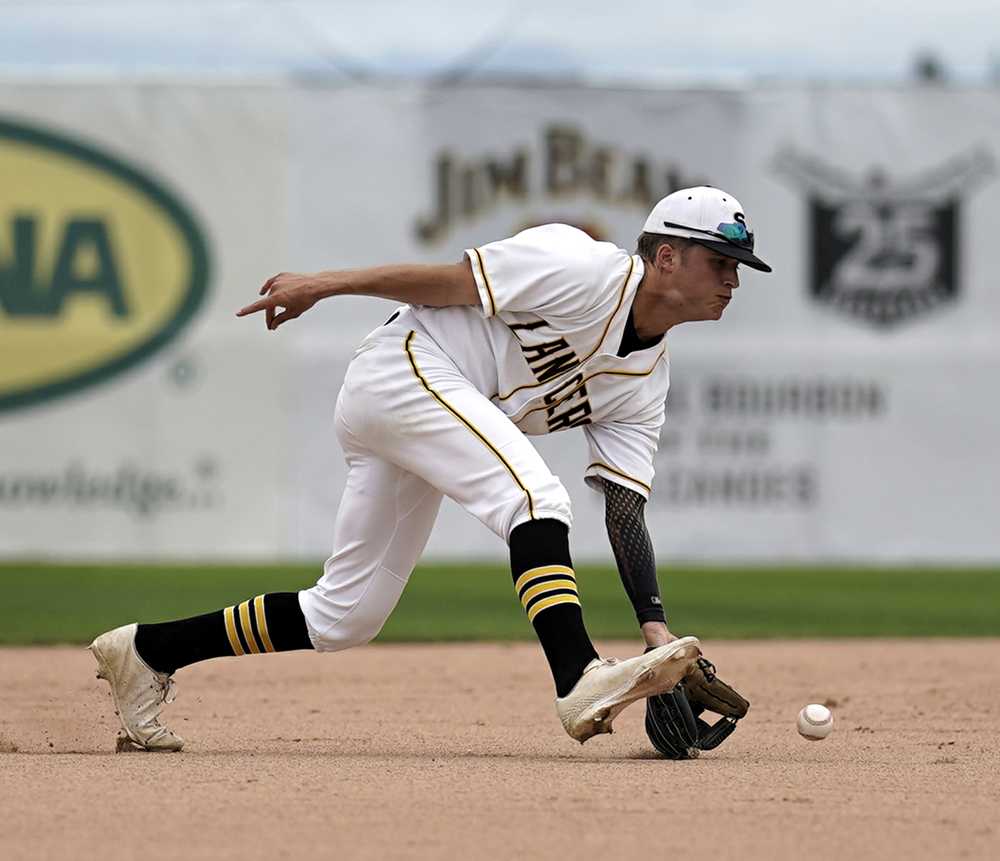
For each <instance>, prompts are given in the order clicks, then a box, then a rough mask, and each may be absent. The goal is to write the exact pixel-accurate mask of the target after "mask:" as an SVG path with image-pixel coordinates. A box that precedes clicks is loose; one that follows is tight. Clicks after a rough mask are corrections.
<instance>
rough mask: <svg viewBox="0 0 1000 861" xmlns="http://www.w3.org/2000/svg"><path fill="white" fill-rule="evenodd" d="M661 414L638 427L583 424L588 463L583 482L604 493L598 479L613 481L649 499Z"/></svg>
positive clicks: (624, 424) (617, 423) (616, 424)
mask: <svg viewBox="0 0 1000 861" xmlns="http://www.w3.org/2000/svg"><path fill="white" fill-rule="evenodd" d="M662 425H663V411H662V410H661V411H660V413H659V417H658V418H653V419H652V420H650V421H647V422H642V423H638V424H631V423H625V422H608V423H598V424H592V425H584V426H583V432H584V434H585V435H586V437H587V447H588V450H589V460H588V466H587V469H586V471H585V472H584V481H585V482H586V483H587V486H588V487H590V488H591V489H592V490H596V491H598V492H602V491H603V487H602V485H601V479H607V480H608V481H613V482H614V483H615V484H620V485H622V486H623V487H627V488H629V489H630V490H634V491H636V493H640V494H642V496H643V498H645V499H649V495H650V493H651V492H652V485H653V473H654V471H655V470H654V467H653V458H654V457H655V455H656V449H657V446H658V445H659V441H660V428H661V426H662Z"/></svg>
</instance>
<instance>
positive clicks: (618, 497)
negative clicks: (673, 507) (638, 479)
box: [604, 479, 677, 646]
mask: <svg viewBox="0 0 1000 861" xmlns="http://www.w3.org/2000/svg"><path fill="white" fill-rule="evenodd" d="M645 507H646V500H645V499H643V497H642V495H641V494H639V493H636V492H635V491H634V490H629V489H628V488H627V487H622V485H620V484H615V483H614V482H612V481H608V480H607V479H604V520H605V523H606V524H607V527H608V539H609V540H610V541H611V549H612V550H613V551H614V554H615V562H617V563H618V573H619V574H620V575H621V578H622V585H623V586H624V587H625V592H626V594H627V595H628V597H629V600H630V601H631V602H632V606H633V607H634V608H635V615H636V618H637V619H638V620H639V625H640V627H641V628H642V636H643V638H644V639H645V640H646V645H647V646H661V645H663V644H664V643H669V642H670V641H671V640H676V639H677V638H676V637H675V636H674V635H673V634H671V633H670V630H669V629H668V628H667V619H666V616H665V615H664V612H663V602H662V601H661V600H660V587H659V584H658V583H657V582H656V559H655V558H654V556H653V542H652V541H650V538H649V532H648V531H647V529H646V519H645V516H644V513H643V512H644V509H645Z"/></svg>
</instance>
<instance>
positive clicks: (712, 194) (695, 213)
mask: <svg viewBox="0 0 1000 861" xmlns="http://www.w3.org/2000/svg"><path fill="white" fill-rule="evenodd" d="M642 232H643V233H662V234H665V235H666V236H680V237H683V238H685V239H691V240H693V241H695V242H697V243H698V244H699V245H704V246H706V247H707V248H711V249H712V250H713V251H716V252H718V253H719V254H722V255H724V256H726V257H732V258H733V259H735V260H739V261H740V263H745V264H746V265H747V266H749V267H750V268H751V269H758V270H760V271H761V272H770V271H771V267H770V266H768V265H767V264H766V263H765V262H764V261H763V260H761V259H760V258H759V257H757V256H756V255H755V254H754V253H753V232H752V231H751V230H750V222H749V220H748V219H747V217H746V215H745V214H744V212H743V207H742V206H741V205H740V202H739V201H738V200H737V199H736V198H735V197H733V196H732V195H731V194H727V193H726V192H724V191H722V190H721V189H719V188H712V187H711V186H710V185H699V186H696V187H695V188H682V189H680V190H679V191H675V192H674V193H673V194H668V195H667V196H666V197H665V198H663V200H661V201H660V202H659V203H658V204H656V206H654V207H653V211H652V212H650V213H649V218H647V219H646V224H645V225H644V226H643V228H642Z"/></svg>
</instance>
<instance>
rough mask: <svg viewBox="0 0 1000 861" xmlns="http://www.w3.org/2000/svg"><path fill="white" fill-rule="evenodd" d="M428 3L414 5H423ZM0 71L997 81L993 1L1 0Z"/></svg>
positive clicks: (997, 14) (998, 45)
mask: <svg viewBox="0 0 1000 861" xmlns="http://www.w3.org/2000/svg"><path fill="white" fill-rule="evenodd" d="M416 10H419V11H416ZM0 21H2V26H0V71H3V72H13V73H16V74H20V73H28V74H31V73H33V72H35V71H43V72H49V73H66V74H77V73H81V72H82V73H86V72H93V73H106V72H111V73H125V74H128V73H143V74H146V73H151V72H152V73H156V72H165V73H180V74H186V73H210V74H226V75H231V74H236V75H246V74H256V75H265V76H269V75H275V74H284V73H292V74H310V75H321V76H329V77H332V78H343V79H345V80H350V79H358V78H360V79H365V78H379V77H400V76H402V77H420V78H431V79H440V80H445V81H448V80H464V79H470V78H471V79H476V78H484V77H496V76H509V75H527V76H541V77H557V78H567V77H572V78H582V79H584V80H593V81H597V82H602V81H607V82H618V81H628V82H635V83H649V84H659V83H685V82H692V81H694V82H706V81H707V82H719V83H723V84H724V83H730V82H732V83H741V82H743V81H746V80H748V79H750V80H753V79H760V78H762V77H763V78H768V77H773V78H778V79H792V80H834V81H863V82H869V81H873V82H890V83H891V82H900V81H906V80H909V79H910V78H911V77H912V72H913V68H914V64H915V58H917V57H918V56H920V55H921V54H922V53H926V52H929V53H930V54H931V55H933V56H934V57H935V58H936V59H937V60H938V61H939V62H940V65H941V67H942V68H943V69H944V71H945V72H946V74H947V76H948V77H949V78H951V79H953V80H957V81H961V82H976V83H989V84H992V85H998V84H1000V3H997V2H996V0H957V2H950V3H947V4H946V3H943V2H941V0H881V2H879V3H877V4H855V3H832V4H831V3H828V4H812V3H803V2H801V0H755V2H745V0H744V2H732V0H713V2H702V3H684V4H674V3H668V2H663V0H658V2H657V1H656V0H623V2H617V3H608V2H601V3H595V2H570V0H548V2H545V3H537V2H531V0H507V2H503V0H490V2H486V0H464V2H462V3H456V2H453V0H423V2H421V3H419V4H414V3H408V2H399V0H338V2H309V0H170V2H166V0H0Z"/></svg>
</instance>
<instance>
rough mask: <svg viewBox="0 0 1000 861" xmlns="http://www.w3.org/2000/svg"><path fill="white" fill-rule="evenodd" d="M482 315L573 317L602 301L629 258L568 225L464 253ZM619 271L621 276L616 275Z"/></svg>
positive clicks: (525, 233)
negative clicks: (515, 313)
mask: <svg viewBox="0 0 1000 861" xmlns="http://www.w3.org/2000/svg"><path fill="white" fill-rule="evenodd" d="M465 253H466V256H467V257H468V258H469V262H470V263H471V264H472V274H473V275H474V276H475V279H476V287H477V288H478V290H479V301H480V303H481V304H482V310H483V313H484V314H485V315H486V316H487V317H493V316H496V315H497V314H501V313H503V312H504V311H513V312H519V311H520V312H531V313H535V314H538V315H539V316H540V317H562V318H572V317H574V316H577V315H581V314H585V313H586V312H587V310H588V309H590V308H593V307H596V306H598V305H600V304H601V303H602V302H603V301H605V299H606V297H605V296H604V295H603V293H604V291H605V290H606V289H607V285H609V284H611V285H614V286H615V287H617V286H619V284H620V281H621V279H622V278H624V277H625V276H626V274H627V272H628V271H629V266H630V261H631V258H630V257H629V255H628V254H627V253H626V252H625V251H623V250H622V249H620V248H617V247H616V246H615V245H613V244H612V243H610V242H598V241H596V240H594V239H592V238H591V237H590V236H588V235H587V234H586V233H584V232H583V231H582V230H579V229H577V228H575V227H571V226H570V225H568V224H544V225H542V226H540V227H532V228H529V229H528V230H522V231H521V232H520V233H518V234H517V235H516V236H512V237H510V238H509V239H501V240H500V241H498V242H491V243H489V244H488V245H480V246H478V247H476V248H469V249H467V250H466V252H465ZM618 270H620V277H619V271H618Z"/></svg>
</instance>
